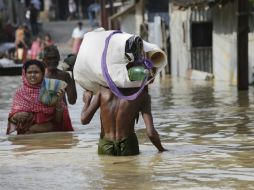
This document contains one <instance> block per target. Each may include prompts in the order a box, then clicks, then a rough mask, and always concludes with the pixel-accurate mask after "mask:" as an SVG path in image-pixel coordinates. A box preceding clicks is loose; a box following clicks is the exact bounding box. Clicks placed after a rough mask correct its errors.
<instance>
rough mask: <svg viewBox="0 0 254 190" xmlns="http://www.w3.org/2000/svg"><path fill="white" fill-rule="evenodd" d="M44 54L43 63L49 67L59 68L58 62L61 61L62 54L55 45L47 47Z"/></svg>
mask: <svg viewBox="0 0 254 190" xmlns="http://www.w3.org/2000/svg"><path fill="white" fill-rule="evenodd" d="M43 54H44V55H43V61H44V62H45V64H46V65H47V66H49V65H50V66H55V67H57V66H58V62H59V61H60V53H59V51H58V48H57V47H56V46H55V45H50V46H47V47H45V49H44V51H43Z"/></svg>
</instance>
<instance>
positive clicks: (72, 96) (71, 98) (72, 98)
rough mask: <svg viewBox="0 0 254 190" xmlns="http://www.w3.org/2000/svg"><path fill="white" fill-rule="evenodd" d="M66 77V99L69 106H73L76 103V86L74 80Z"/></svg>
mask: <svg viewBox="0 0 254 190" xmlns="http://www.w3.org/2000/svg"><path fill="white" fill-rule="evenodd" d="M67 74H68V73H67ZM67 76H68V77H67V78H68V79H67V84H68V86H67V88H66V93H67V98H68V102H69V104H72V105H73V104H75V103H76V100H77V90H76V84H75V80H74V79H73V78H71V77H70V75H69V74H68V75H67Z"/></svg>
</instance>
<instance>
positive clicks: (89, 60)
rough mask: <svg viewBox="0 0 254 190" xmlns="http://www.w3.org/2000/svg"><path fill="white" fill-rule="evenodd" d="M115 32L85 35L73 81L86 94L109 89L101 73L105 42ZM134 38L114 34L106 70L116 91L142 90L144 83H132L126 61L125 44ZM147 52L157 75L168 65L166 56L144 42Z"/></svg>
mask: <svg viewBox="0 0 254 190" xmlns="http://www.w3.org/2000/svg"><path fill="white" fill-rule="evenodd" d="M112 32H113V31H112V30H111V31H105V30H104V29H103V28H98V29H96V30H94V31H92V32H88V33H86V34H85V35H84V38H83V41H82V44H81V46H80V49H79V52H78V55H77V59H76V62H75V65H74V69H73V72H74V78H75V80H76V81H77V82H78V84H79V85H80V86H81V87H82V88H84V89H87V90H90V91H93V92H96V91H97V90H98V87H99V85H103V86H107V83H106V81H105V79H104V77H103V74H102V70H101V57H102V52H103V50H104V46H105V39H106V38H107V37H108V36H109V35H110V34H111V33H112ZM131 36H133V35H132V34H128V33H117V34H114V35H113V36H112V37H111V39H110V41H109V46H108V51H107V61H106V63H107V67H108V72H109V75H110V76H111V78H112V80H113V81H114V83H115V84H116V86H117V87H121V88H128V87H139V86H141V83H142V82H141V81H130V79H129V77H128V71H127V68H126V65H127V64H128V59H127V58H126V57H125V44H126V41H127V40H128V39H129V38H130V37H131ZM143 43H144V51H145V52H146V53H148V58H149V59H151V60H152V62H153V63H154V67H156V74H155V75H157V74H158V73H159V72H160V71H161V70H162V68H163V67H164V66H165V65H166V60H167V59H166V55H165V53H164V52H163V51H162V50H161V49H160V48H158V46H156V45H155V44H150V43H148V42H145V41H143Z"/></svg>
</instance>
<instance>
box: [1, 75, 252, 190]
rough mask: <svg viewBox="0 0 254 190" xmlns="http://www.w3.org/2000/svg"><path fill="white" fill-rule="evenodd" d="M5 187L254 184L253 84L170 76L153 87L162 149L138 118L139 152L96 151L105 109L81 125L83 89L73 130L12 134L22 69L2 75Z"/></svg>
mask: <svg viewBox="0 0 254 190" xmlns="http://www.w3.org/2000/svg"><path fill="white" fill-rule="evenodd" d="M0 79H1V80H0V176H1V177H0V184H1V187H0V189H3V190H17V189H26V190H34V189H36V190H45V189H57V190H58V189H64V190H65V189H71V190H83V189H86V190H95V189H96V190H97V189H98V190H100V189H102V190H104V189H105V190H111V189H133V190H136V189H140V190H164V189H177V190H178V189H180V190H214V189H220V190H234V189H237V190H238V189H239V190H248V189H254V162H253V160H254V135H253V134H254V89H253V87H250V89H249V91H243V92H238V91H237V88H236V87H232V86H229V85H228V84H224V83H222V82H221V83H213V82H205V81H188V80H184V79H177V78H173V79H171V78H170V77H169V76H166V77H165V78H164V79H161V80H159V79H158V80H157V81H155V83H154V84H153V85H152V86H150V90H149V91H150V94H151V97H152V110H153V116H154V123H155V126H156V128H157V130H158V132H159V134H160V136H161V140H162V143H163V145H164V146H165V148H167V149H168V150H169V151H168V152H165V153H162V154H159V153H157V149H156V148H155V147H154V146H153V145H152V144H151V143H150V141H149V139H148V138H147V137H146V133H145V126H144V123H143V121H142V119H141V117H140V121H139V123H138V124H137V127H136V132H137V135H138V139H139V144H140V151H141V154H140V155H138V156H130V157H109V156H98V155H97V142H98V138H99V133H100V121H99V112H97V113H96V115H95V117H94V118H93V120H92V121H91V123H90V124H89V125H87V126H82V125H81V123H80V112H81V109H82V106H83V103H82V89H81V88H80V87H79V86H78V85H77V87H78V100H77V103H76V104H75V105H71V106H69V111H70V115H71V119H72V122H73V126H74V129H75V132H73V133H48V134H35V135H21V136H15V135H12V136H6V135H5V130H6V125H7V117H8V112H9V110H10V105H11V102H12V99H11V96H12V95H13V93H14V91H15V90H16V88H17V87H19V86H20V85H21V79H20V76H15V77H0Z"/></svg>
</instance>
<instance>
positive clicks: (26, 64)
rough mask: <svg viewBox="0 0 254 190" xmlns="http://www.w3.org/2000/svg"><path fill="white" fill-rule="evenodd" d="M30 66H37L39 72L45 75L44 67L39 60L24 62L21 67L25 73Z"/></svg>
mask: <svg viewBox="0 0 254 190" xmlns="http://www.w3.org/2000/svg"><path fill="white" fill-rule="evenodd" d="M31 65H37V66H38V67H39V68H40V70H41V71H42V73H43V74H44V73H45V66H44V64H43V63H42V62H41V61H39V60H29V61H27V62H25V63H24V65H23V69H24V70H25V72H26V71H27V69H28V67H29V66H31Z"/></svg>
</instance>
